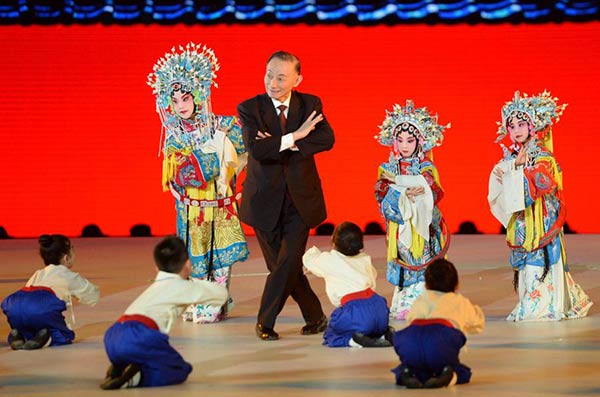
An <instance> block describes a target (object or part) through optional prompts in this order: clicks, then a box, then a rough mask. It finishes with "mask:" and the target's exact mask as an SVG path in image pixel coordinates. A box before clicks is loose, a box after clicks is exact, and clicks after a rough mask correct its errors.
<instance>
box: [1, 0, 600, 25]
mask: <svg viewBox="0 0 600 397" xmlns="http://www.w3.org/2000/svg"><path fill="white" fill-rule="evenodd" d="M599 15H600V13H599V1H582V0H559V1H545V0H544V1H540V0H483V1H476V0H454V1H452V0H445V1H444V0H442V1H436V0H413V1H395V0H375V1H366V0H263V1H248V0H199V1H192V0H0V23H2V24H29V23H39V24H44V23H49V24H52V23H80V24H83V23H95V22H104V23H113V24H129V23H164V24H168V23H180V22H183V23H190V24H191V23H259V22H260V23H273V22H277V23H300V22H302V23H314V24H318V23H343V24H348V25H361V24H367V25H368V24H379V23H381V24H399V23H456V22H468V23H494V22H503V21H504V22H505V21H511V22H524V23H531V22H561V21H588V20H598V19H599Z"/></svg>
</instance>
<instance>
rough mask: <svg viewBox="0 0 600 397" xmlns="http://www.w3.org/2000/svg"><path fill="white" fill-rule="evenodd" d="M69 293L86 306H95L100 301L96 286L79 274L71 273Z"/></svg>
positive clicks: (98, 290)
mask: <svg viewBox="0 0 600 397" xmlns="http://www.w3.org/2000/svg"><path fill="white" fill-rule="evenodd" d="M69 293H70V294H71V295H73V296H75V297H77V299H79V301H80V302H81V303H84V304H86V305H95V304H96V303H98V301H99V300H100V289H99V288H98V286H97V285H95V284H93V283H91V282H89V281H88V280H87V279H86V278H85V277H82V276H80V275H79V273H74V272H72V274H71V275H70V279H69Z"/></svg>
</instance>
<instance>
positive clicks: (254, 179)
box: [238, 51, 334, 340]
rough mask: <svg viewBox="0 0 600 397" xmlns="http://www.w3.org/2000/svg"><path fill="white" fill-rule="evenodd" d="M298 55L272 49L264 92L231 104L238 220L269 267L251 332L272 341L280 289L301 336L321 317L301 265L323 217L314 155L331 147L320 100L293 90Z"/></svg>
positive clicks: (322, 323)
mask: <svg viewBox="0 0 600 397" xmlns="http://www.w3.org/2000/svg"><path fill="white" fill-rule="evenodd" d="M301 81H302V75H301V74H300V61H299V60H298V58H297V57H296V56H294V55H292V54H290V53H287V52H284V51H278V52H276V53H274V54H273V55H271V57H270V58H269V60H268V62H267V70H266V74H265V78H264V82H265V89H266V93H265V94H261V95H257V96H255V97H254V98H250V99H248V100H246V101H244V102H242V103H241V104H240V105H239V106H238V114H239V116H240V120H241V122H242V130H243V137H244V144H245V145H246V147H247V148H248V152H249V158H248V168H247V176H246V180H245V182H244V190H243V193H242V202H241V206H240V213H239V216H240V219H241V220H242V221H243V222H245V223H247V224H248V225H250V226H252V227H253V228H254V231H255V233H256V237H257V239H258V242H259V244H260V248H261V250H262V253H263V256H264V257H265V261H266V263H267V268H268V269H269V275H268V276H267V280H266V283H265V287H264V290H263V295H262V299H261V302H260V309H259V312H258V319H257V324H256V334H257V335H258V337H259V338H261V339H263V340H276V339H279V335H278V334H277V332H275V330H274V326H275V321H276V319H277V315H278V314H279V313H280V312H281V309H283V306H284V304H285V301H286V300H287V298H288V296H290V295H291V296H292V298H293V299H294V300H295V301H296V302H297V303H298V306H300V310H301V311H302V316H303V317H304V320H305V322H306V325H305V326H304V327H302V331H301V333H302V334H304V335H308V334H316V333H319V332H322V331H323V330H324V329H325V328H326V326H327V318H326V317H325V314H324V313H323V309H322V308H321V303H320V302H319V298H318V297H317V296H316V294H315V293H314V292H313V290H312V289H311V287H310V284H309V283H308V279H307V278H306V276H304V274H303V271H302V255H303V254H304V252H305V250H306V242H307V240H308V233H309V230H310V228H312V227H315V226H317V225H318V224H319V223H321V222H323V220H325V218H326V216H327V214H326V211H325V200H324V197H323V190H322V189H321V180H320V178H319V174H318V172H317V167H316V164H315V159H314V155H315V154H317V153H319V152H322V151H325V150H329V149H331V148H332V147H333V143H334V136H333V130H332V129H331V127H330V125H329V123H328V122H327V120H326V119H325V117H324V116H323V113H322V104H321V100H320V99H319V98H318V97H316V96H314V95H310V94H302V93H299V92H296V91H293V89H294V88H295V87H297V86H298V84H300V82H301Z"/></svg>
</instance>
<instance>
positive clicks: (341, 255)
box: [302, 222, 394, 347]
mask: <svg viewBox="0 0 600 397" xmlns="http://www.w3.org/2000/svg"><path fill="white" fill-rule="evenodd" d="M332 240H333V241H332V242H333V250H331V251H329V252H321V251H320V250H319V249H318V248H317V247H312V248H311V249H309V250H308V251H306V253H305V254H304V256H303V257H302V261H303V263H304V267H305V268H306V269H307V270H308V271H310V272H311V273H313V274H314V275H315V276H318V277H322V278H324V279H325V288H326V290H327V295H328V296H329V300H330V301H331V303H332V304H333V305H334V306H335V307H336V308H335V310H334V311H333V312H332V313H331V320H330V321H329V325H328V326H327V328H326V329H325V333H324V335H323V344H324V345H327V346H329V347H345V346H352V347H389V346H391V345H392V343H391V341H392V335H393V332H394V330H393V328H391V327H389V326H388V322H389V315H390V311H389V309H388V307H387V302H386V300H385V298H383V297H382V296H380V295H378V294H376V293H375V291H374V290H375V283H376V280H377V271H376V270H375V268H374V267H373V265H372V263H371V257H370V256H369V255H367V254H365V253H362V252H361V250H362V248H363V234H362V231H361V230H360V228H359V227H358V226H357V225H355V224H354V223H351V222H343V223H341V224H339V225H338V226H337V227H336V228H335V231H334V232H333V237H332ZM386 338H387V339H386Z"/></svg>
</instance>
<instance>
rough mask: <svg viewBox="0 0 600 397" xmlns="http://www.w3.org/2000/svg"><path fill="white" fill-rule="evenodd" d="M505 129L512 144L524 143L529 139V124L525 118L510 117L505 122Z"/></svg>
mask: <svg viewBox="0 0 600 397" xmlns="http://www.w3.org/2000/svg"><path fill="white" fill-rule="evenodd" d="M506 129H507V130H508V132H509V134H510V138H511V139H512V140H513V142H517V143H524V142H527V140H528V139H529V137H530V134H529V131H530V124H529V121H528V120H527V118H520V117H517V116H512V117H510V118H509V119H508V121H507V122H506Z"/></svg>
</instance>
